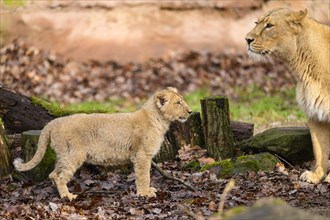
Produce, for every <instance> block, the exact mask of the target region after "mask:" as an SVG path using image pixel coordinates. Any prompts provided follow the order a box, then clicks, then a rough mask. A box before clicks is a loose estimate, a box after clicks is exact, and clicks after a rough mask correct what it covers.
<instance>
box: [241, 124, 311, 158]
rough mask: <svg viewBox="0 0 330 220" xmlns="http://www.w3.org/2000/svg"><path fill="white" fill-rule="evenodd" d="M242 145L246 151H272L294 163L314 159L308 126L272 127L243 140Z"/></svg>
mask: <svg viewBox="0 0 330 220" xmlns="http://www.w3.org/2000/svg"><path fill="white" fill-rule="evenodd" d="M240 147H241V149H242V150H243V151H245V152H248V151H253V152H270V153H272V154H276V155H279V156H280V157H282V158H283V159H285V160H287V161H288V162H290V163H292V164H301V163H303V162H306V161H310V160H312V159H313V148H312V141H311V137H310V132H309V129H308V128H307V127H285V128H272V129H269V130H266V131H264V132H262V133H259V134H257V135H255V136H253V137H251V138H250V139H248V140H246V141H243V142H242V143H241V145H240Z"/></svg>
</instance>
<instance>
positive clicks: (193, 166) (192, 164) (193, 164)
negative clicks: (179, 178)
mask: <svg viewBox="0 0 330 220" xmlns="http://www.w3.org/2000/svg"><path fill="white" fill-rule="evenodd" d="M183 169H184V170H190V171H199V170H200V169H201V165H200V164H199V162H198V161H188V162H186V163H185V164H184V165H183Z"/></svg>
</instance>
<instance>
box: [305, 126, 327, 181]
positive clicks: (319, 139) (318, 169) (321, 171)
mask: <svg viewBox="0 0 330 220" xmlns="http://www.w3.org/2000/svg"><path fill="white" fill-rule="evenodd" d="M308 127H309V129H310V132H311V137H312V142H313V152H314V157H315V167H314V169H313V171H305V172H304V173H303V174H302V175H301V176H300V179H302V180H304V181H307V182H311V183H318V182H320V180H321V179H322V178H323V177H324V176H325V175H326V174H327V171H328V166H329V162H328V161H329V154H330V123H322V122H316V121H312V120H309V121H308ZM325 180H326V181H328V182H329V180H330V177H329V176H328V177H327V178H326V179H325Z"/></svg>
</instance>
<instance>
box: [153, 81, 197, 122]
mask: <svg viewBox="0 0 330 220" xmlns="http://www.w3.org/2000/svg"><path fill="white" fill-rule="evenodd" d="M154 101H155V104H156V106H157V108H159V110H160V112H161V113H162V115H163V117H164V118H165V119H166V120H169V121H175V120H178V121H180V122H185V121H186V120H187V119H188V117H189V114H190V113H191V109H190V108H189V106H188V105H187V103H186V102H185V101H184V100H183V98H182V96H181V95H180V94H179V93H178V91H177V89H176V88H173V87H168V88H166V89H164V90H161V91H158V92H156V93H155V95H154Z"/></svg>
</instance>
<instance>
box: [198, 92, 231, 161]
mask: <svg viewBox="0 0 330 220" xmlns="http://www.w3.org/2000/svg"><path fill="white" fill-rule="evenodd" d="M201 107H202V115H203V127H204V135H205V147H206V149H207V153H208V154H209V155H210V156H211V157H213V158H215V159H217V160H222V159H226V158H231V157H232V156H233V146H234V139H233V132H232V129H231V127H230V118H229V102H228V98H227V97H219V96H214V97H207V98H204V99H202V100H201Z"/></svg>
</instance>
